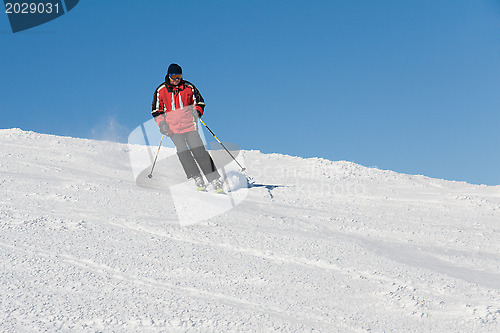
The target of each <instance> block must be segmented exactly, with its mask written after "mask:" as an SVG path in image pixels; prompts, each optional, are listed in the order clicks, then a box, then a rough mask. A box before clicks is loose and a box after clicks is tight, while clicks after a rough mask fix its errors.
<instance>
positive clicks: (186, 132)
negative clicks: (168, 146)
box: [151, 64, 223, 193]
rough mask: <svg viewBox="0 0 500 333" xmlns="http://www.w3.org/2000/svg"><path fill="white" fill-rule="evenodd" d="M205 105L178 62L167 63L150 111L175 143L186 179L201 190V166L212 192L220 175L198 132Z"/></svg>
mask: <svg viewBox="0 0 500 333" xmlns="http://www.w3.org/2000/svg"><path fill="white" fill-rule="evenodd" d="M204 108H205V102H204V100H203V97H202V96H201V94H200V92H199V91H198V89H197V88H196V87H195V86H194V84H192V83H191V82H189V81H186V80H184V79H183V78H182V68H181V67H180V66H179V65H177V64H171V65H170V66H168V70H167V75H166V76H165V82H163V83H162V84H160V85H159V86H158V88H156V90H155V93H154V97H153V104H152V108H151V109H152V111H151V114H152V115H153V117H154V118H155V120H156V123H157V124H158V126H159V127H160V132H161V133H162V134H163V135H166V136H169V137H170V138H171V139H172V141H173V143H174V144H175V147H176V148H177V156H178V157H179V161H180V162H181V165H182V167H183V169H184V172H185V173H186V176H187V178H188V179H190V178H192V179H194V182H195V184H196V186H197V187H198V190H199V191H202V190H204V189H205V181H204V180H203V176H202V175H201V172H200V168H201V170H202V171H203V174H204V175H205V177H206V178H207V180H208V182H210V183H211V184H212V186H213V188H214V189H215V191H216V192H217V193H221V192H223V189H222V182H221V181H220V180H219V178H220V175H219V173H218V171H217V168H216V167H215V164H214V161H213V160H212V157H211V156H210V154H209V153H208V152H207V151H206V149H205V147H204V146H203V142H202V140H201V137H200V135H199V134H198V118H199V117H201V116H202V115H203V111H204ZM197 163H198V164H197ZM198 166H199V167H198Z"/></svg>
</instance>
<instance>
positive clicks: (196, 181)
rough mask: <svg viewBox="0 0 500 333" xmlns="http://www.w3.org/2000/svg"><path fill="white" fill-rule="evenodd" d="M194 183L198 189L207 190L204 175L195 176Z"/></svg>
mask: <svg viewBox="0 0 500 333" xmlns="http://www.w3.org/2000/svg"><path fill="white" fill-rule="evenodd" d="M193 179H194V184H195V185H196V190H197V191H205V187H206V186H205V181H204V180H203V177H202V176H194V177H193Z"/></svg>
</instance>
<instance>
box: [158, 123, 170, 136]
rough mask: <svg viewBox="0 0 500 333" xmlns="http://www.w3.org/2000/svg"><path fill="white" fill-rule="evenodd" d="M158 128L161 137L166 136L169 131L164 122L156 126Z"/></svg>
mask: <svg viewBox="0 0 500 333" xmlns="http://www.w3.org/2000/svg"><path fill="white" fill-rule="evenodd" d="M158 126H160V133H161V134H163V135H166V136H168V131H170V128H169V127H168V124H167V122H166V121H162V122H160V123H159V124H158Z"/></svg>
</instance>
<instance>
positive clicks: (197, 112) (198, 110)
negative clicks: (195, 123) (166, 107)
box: [192, 105, 203, 118]
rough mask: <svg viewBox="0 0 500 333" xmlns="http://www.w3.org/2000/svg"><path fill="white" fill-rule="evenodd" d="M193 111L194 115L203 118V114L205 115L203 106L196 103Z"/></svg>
mask: <svg viewBox="0 0 500 333" xmlns="http://www.w3.org/2000/svg"><path fill="white" fill-rule="evenodd" d="M192 112H193V116H194V117H196V116H198V118H201V116H202V115H203V109H202V108H201V106H199V105H196V106H195V107H194V108H193V109H192Z"/></svg>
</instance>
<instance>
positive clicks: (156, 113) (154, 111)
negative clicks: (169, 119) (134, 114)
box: [151, 85, 165, 124]
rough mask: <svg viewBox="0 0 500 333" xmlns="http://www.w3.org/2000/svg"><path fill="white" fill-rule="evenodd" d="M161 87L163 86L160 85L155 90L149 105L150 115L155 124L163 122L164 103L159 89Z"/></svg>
mask: <svg viewBox="0 0 500 333" xmlns="http://www.w3.org/2000/svg"><path fill="white" fill-rule="evenodd" d="M162 86H163V85H160V86H159V87H158V88H156V90H155V93H154V96H153V103H152V104H151V115H152V116H153V117H154V118H155V121H156V123H157V124H160V122H162V121H164V120H165V116H164V113H165V111H164V110H165V107H164V102H163V100H162V98H161V97H160V89H161V88H162Z"/></svg>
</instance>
